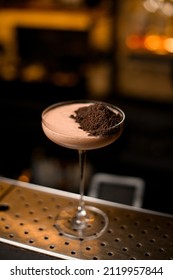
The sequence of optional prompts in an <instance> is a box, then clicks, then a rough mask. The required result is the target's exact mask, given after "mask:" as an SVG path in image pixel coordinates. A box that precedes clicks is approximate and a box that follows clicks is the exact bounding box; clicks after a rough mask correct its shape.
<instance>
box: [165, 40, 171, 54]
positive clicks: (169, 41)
mask: <svg viewBox="0 0 173 280" xmlns="http://www.w3.org/2000/svg"><path fill="white" fill-rule="evenodd" d="M164 48H165V50H166V51H167V52H170V53H173V38H167V39H165V41H164Z"/></svg>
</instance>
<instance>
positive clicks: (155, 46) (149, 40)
mask: <svg viewBox="0 0 173 280" xmlns="http://www.w3.org/2000/svg"><path fill="white" fill-rule="evenodd" d="M144 45H145V48H146V49H147V50H149V51H152V52H158V53H159V52H163V51H164V47H163V38H162V37H161V36H159V35H147V36H146V37H145V40H144Z"/></svg>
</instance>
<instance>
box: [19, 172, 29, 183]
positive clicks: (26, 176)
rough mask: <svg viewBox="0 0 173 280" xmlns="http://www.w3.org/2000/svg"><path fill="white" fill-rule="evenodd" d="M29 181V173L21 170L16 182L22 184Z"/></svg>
mask: <svg viewBox="0 0 173 280" xmlns="http://www.w3.org/2000/svg"><path fill="white" fill-rule="evenodd" d="M30 179H31V171H30V170H28V169H26V170H23V171H22V173H21V174H20V175H19V177H18V180H19V181H22V182H26V183H29V182H30Z"/></svg>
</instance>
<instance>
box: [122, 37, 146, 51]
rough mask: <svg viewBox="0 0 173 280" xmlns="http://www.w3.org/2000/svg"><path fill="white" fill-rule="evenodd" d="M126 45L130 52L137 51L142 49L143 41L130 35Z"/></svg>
mask: <svg viewBox="0 0 173 280" xmlns="http://www.w3.org/2000/svg"><path fill="white" fill-rule="evenodd" d="M126 45H127V47H128V48H130V49H132V50H137V49H140V48H142V47H143V40H142V38H141V37H140V36H139V35H136V34H132V35H130V36H128V37H127V39H126Z"/></svg>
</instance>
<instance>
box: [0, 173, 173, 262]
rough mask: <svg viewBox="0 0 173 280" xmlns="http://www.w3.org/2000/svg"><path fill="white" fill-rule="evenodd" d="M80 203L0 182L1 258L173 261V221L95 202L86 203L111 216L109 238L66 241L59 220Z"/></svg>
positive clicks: (54, 193) (34, 187)
mask: <svg viewBox="0 0 173 280" xmlns="http://www.w3.org/2000/svg"><path fill="white" fill-rule="evenodd" d="M78 198H79V196H78V195H77V194H73V193H68V192H63V191H59V190H55V189H52V188H47V187H43V186H38V185H34V184H31V183H24V182H20V181H16V180H12V179H8V178H3V177H0V259H7V255H9V259H15V257H16V259H20V258H22V259H32V258H33V259H35V258H36V259H85V260H87V259H88V260H89V259H90V260H93V259H94V260H97V259H101V260H109V259H113V260H137V259H139V260H143V259H145V260H151V259H154V260H164V259H166V260H171V259H173V216H171V215H166V214H162V213H157V212H152V211H148V210H144V209H139V208H134V207H131V206H125V205H121V204H117V203H112V202H108V201H104V200H99V199H95V198H90V197H85V201H86V204H87V203H88V204H90V205H93V206H96V207H98V208H100V209H101V210H103V211H105V212H106V214H107V216H108V218H109V224H108V228H107V230H106V231H105V232H104V233H103V235H102V236H100V237H98V238H96V239H94V240H88V241H87V240H75V239H74V240H73V239H69V238H67V237H65V236H63V235H62V234H60V233H59V232H58V231H57V229H56V228H55V226H54V223H55V217H56V216H57V213H58V212H59V211H60V209H62V208H64V207H66V206H68V205H77V204H78ZM14 252H15V253H16V255H15V254H14ZM12 253H13V254H12Z"/></svg>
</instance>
